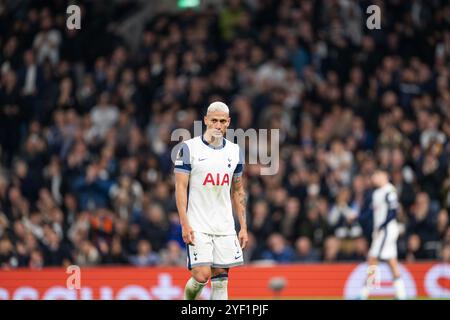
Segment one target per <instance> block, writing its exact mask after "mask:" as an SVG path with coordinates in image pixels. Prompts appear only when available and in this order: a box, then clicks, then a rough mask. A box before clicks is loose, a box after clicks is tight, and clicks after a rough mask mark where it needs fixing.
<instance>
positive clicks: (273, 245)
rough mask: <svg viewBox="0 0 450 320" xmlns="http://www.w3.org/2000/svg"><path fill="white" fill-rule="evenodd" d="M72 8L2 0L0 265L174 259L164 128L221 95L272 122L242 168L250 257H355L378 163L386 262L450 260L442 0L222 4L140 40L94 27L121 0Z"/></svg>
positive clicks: (181, 257)
mask: <svg viewBox="0 0 450 320" xmlns="http://www.w3.org/2000/svg"><path fill="white" fill-rule="evenodd" d="M78 2H79V4H80V6H81V7H82V11H83V19H82V28H81V30H67V28H66V26H65V5H66V3H65V1H43V2H40V5H39V6H38V7H34V6H33V5H31V4H30V3H29V2H26V1H24V2H17V3H15V2H12V3H11V2H10V3H8V5H6V3H5V2H2V1H0V29H1V30H3V32H2V33H1V34H0V48H1V52H0V68H1V70H0V72H1V83H0V143H1V151H0V152H1V153H0V157H1V166H0V265H1V266H2V267H3V268H15V267H30V268H41V267H43V266H58V265H68V264H78V265H80V266H86V265H100V264H132V265H139V266H144V265H185V263H186V256H185V252H184V243H183V241H182V238H181V228H180V225H179V219H178V214H177V210H176V205H175V199H174V177H173V164H172V161H171V151H172V148H173V147H174V146H175V144H176V143H178V141H171V133H172V132H173V130H175V129H178V128H186V129H190V130H191V129H192V125H193V122H194V120H201V118H202V116H203V114H204V111H205V108H206V107H207V106H208V104H209V103H210V102H212V101H216V100H221V101H224V102H226V103H227V104H228V105H229V106H230V109H231V112H232V115H231V116H232V127H233V128H242V129H244V130H246V129H249V128H267V129H274V128H277V129H280V162H279V171H278V173H277V174H276V175H267V176H262V175H260V166H259V165H257V164H251V165H250V164H248V165H246V166H245V177H246V190H247V191H248V214H247V216H248V218H247V220H248V226H249V233H250V241H249V244H248V248H247V249H246V250H245V255H246V261H247V262H257V261H260V260H263V261H266V262H267V261H274V262H278V263H288V262H316V261H326V262H335V261H363V260H364V259H365V257H366V254H367V250H368V245H369V240H368V239H370V238H368V237H370V230H369V229H368V228H367V226H366V224H365V223H363V222H362V221H360V219H358V214H359V210H360V208H361V206H362V204H363V202H364V201H365V194H366V191H367V190H368V189H369V188H370V181H369V176H370V173H371V172H373V170H374V169H376V168H383V169H386V170H388V171H389V173H390V177H391V181H392V183H393V184H394V185H395V186H396V187H397V190H398V192H399V198H400V202H401V207H400V210H399V214H398V221H399V223H400V227H401V235H400V238H399V258H400V259H401V260H404V261H405V260H406V261H417V260H422V259H439V260H443V261H450V228H449V209H450V166H449V163H450V143H449V137H450V91H449V84H450V81H449V80H450V72H449V70H450V69H449V64H450V31H449V30H450V25H449V24H450V21H449V17H450V5H449V4H448V2H446V1H439V0H434V1H409V0H408V1H406V0H405V1H403V0H386V1H354V0H329V1H328V0H327V1H324V0H322V1H320V0H316V1H312V0H305V1H293V0H281V1H277V0H260V1H256V0H255V1H239V0H231V1H227V2H226V3H227V4H226V5H225V6H224V7H223V8H221V9H217V8H213V7H208V8H206V9H205V10H203V11H192V10H188V11H183V12H179V13H177V14H169V13H163V12H162V13H159V14H158V15H157V16H155V17H154V18H153V19H151V20H150V21H149V22H148V25H147V26H146V29H145V31H144V32H143V34H142V37H141V40H140V43H139V47H138V49H137V50H132V49H131V47H129V46H128V45H127V42H126V41H124V40H125V39H122V38H121V37H119V36H117V35H116V34H114V33H113V32H112V31H110V30H109V29H107V28H106V26H107V25H108V23H109V22H111V21H114V20H115V19H117V17H119V16H120V13H121V12H123V11H125V10H123V9H124V8H122V7H121V5H123V6H126V5H129V4H130V3H129V2H128V1H124V2H119V4H118V5H117V4H116V5H115V6H113V5H112V4H111V6H112V8H111V7H108V9H109V10H106V9H105V8H99V6H101V4H94V3H93V2H90V1H78ZM98 3H100V2H98ZM131 3H132V2H131ZM372 3H375V4H377V5H379V6H380V7H381V9H382V28H381V29H380V30H369V29H367V28H366V27H365V25H366V24H365V19H366V17H367V15H366V14H365V12H366V11H365V10H366V8H367V6H368V5H370V4H372ZM102 10H103V11H102ZM99 13H100V14H99ZM5 31H6V32H5ZM250 147H251V146H250ZM250 149H251V148H250ZM246 152H247V154H248V153H249V150H246ZM250 152H252V150H250Z"/></svg>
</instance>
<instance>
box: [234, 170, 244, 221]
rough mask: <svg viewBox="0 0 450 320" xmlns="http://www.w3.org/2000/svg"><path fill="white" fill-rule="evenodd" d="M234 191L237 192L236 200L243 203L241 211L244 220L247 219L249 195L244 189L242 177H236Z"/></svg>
mask: <svg viewBox="0 0 450 320" xmlns="http://www.w3.org/2000/svg"><path fill="white" fill-rule="evenodd" d="M233 186H234V187H233V191H234V193H235V197H236V200H237V201H238V203H239V204H240V205H241V208H242V211H241V212H240V214H241V217H242V219H243V221H244V222H246V221H247V219H246V218H247V217H246V214H245V211H246V208H247V196H246V194H245V191H244V186H243V184H242V177H235V178H234V184H233Z"/></svg>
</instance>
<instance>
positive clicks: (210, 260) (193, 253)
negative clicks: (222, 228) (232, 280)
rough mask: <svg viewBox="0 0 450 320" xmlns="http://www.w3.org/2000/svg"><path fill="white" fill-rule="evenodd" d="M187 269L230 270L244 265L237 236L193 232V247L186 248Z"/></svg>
mask: <svg viewBox="0 0 450 320" xmlns="http://www.w3.org/2000/svg"><path fill="white" fill-rule="evenodd" d="M186 250H187V267H188V268H189V270H192V268H193V267H198V266H211V267H213V268H230V267H235V266H239V265H242V264H244V258H243V255H242V248H241V245H240V244H239V239H238V237H237V235H225V236H223V235H212V234H206V233H201V232H196V231H194V245H188V246H186Z"/></svg>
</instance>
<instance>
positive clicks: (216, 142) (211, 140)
mask: <svg viewBox="0 0 450 320" xmlns="http://www.w3.org/2000/svg"><path fill="white" fill-rule="evenodd" d="M203 139H205V141H206V142H208V144H210V145H212V146H213V147H219V146H221V145H222V144H223V137H214V136H212V135H210V134H208V133H207V132H206V133H205V134H204V135H203Z"/></svg>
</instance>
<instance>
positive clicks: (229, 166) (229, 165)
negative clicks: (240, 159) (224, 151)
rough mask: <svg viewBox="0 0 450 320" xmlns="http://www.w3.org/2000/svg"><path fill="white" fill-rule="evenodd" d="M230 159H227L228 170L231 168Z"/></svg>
mask: <svg viewBox="0 0 450 320" xmlns="http://www.w3.org/2000/svg"><path fill="white" fill-rule="evenodd" d="M230 162H231V159H230V158H228V168H231V163H230Z"/></svg>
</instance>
